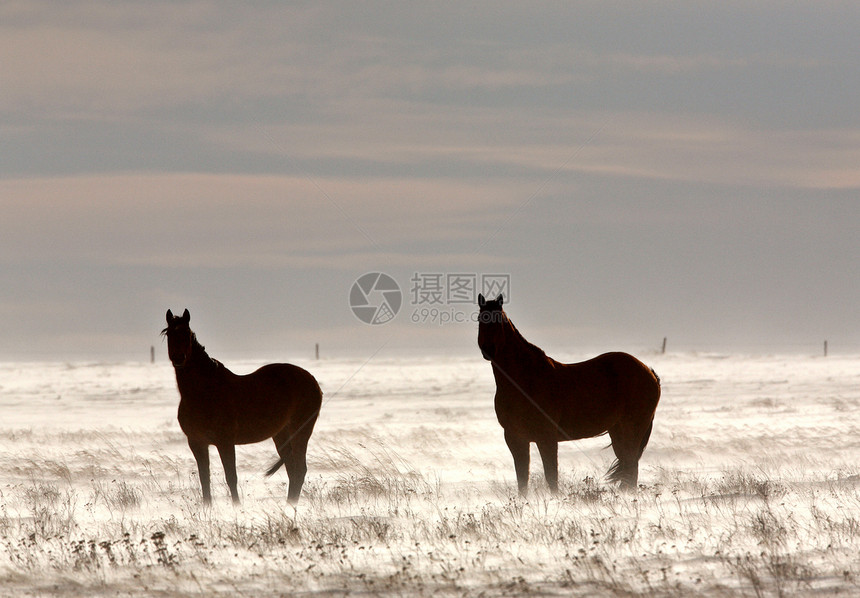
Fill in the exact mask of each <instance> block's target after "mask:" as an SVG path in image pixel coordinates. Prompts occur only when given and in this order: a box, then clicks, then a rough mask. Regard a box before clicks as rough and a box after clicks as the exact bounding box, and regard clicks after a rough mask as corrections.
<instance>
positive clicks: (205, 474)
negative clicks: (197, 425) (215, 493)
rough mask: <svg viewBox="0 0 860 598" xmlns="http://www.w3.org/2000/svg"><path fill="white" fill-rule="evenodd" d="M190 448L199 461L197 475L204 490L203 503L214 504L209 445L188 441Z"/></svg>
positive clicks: (195, 458)
mask: <svg viewBox="0 0 860 598" xmlns="http://www.w3.org/2000/svg"><path fill="white" fill-rule="evenodd" d="M188 448H190V449H191V454H192V455H194V460H195V461H197V475H198V477H199V478H200V488H201V489H202V490H203V502H204V503H206V504H207V505H208V504H210V503H211V502H212V493H211V491H210V489H209V445H208V444H206V443H203V442H198V441H196V440H191V439H190V438H189V439H188Z"/></svg>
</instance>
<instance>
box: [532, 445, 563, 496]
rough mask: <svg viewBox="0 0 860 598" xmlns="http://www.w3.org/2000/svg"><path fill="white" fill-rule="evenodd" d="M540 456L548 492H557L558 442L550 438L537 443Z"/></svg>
mask: <svg viewBox="0 0 860 598" xmlns="http://www.w3.org/2000/svg"><path fill="white" fill-rule="evenodd" d="M537 446H538V450H539V451H540V458H541V461H543V472H544V475H545V476H546V483H547V485H548V486H549V489H550V492H552V493H553V494H555V493H556V492H558V443H557V442H554V441H552V440H547V441H545V442H538V443H537Z"/></svg>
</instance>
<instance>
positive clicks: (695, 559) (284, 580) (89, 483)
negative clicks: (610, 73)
mask: <svg viewBox="0 0 860 598" xmlns="http://www.w3.org/2000/svg"><path fill="white" fill-rule="evenodd" d="M581 357H584V356H567V358H568V360H569V361H573V360H577V359H579V358H581ZM640 357H642V358H643V360H644V361H646V363H648V364H649V365H651V366H653V367H654V368H655V369H656V370H657V372H658V373H659V374H660V376H661V378H662V380H663V397H662V399H661V403H660V406H659V407H658V410H657V417H656V420H655V426H654V433H653V435H652V437H651V442H650V444H649V446H648V448H647V450H646V451H645V455H644V457H643V459H642V463H641V469H640V484H641V488H640V490H639V492H638V493H633V494H624V493H619V492H616V491H615V490H614V489H613V488H610V487H608V486H607V485H605V484H604V483H603V480H602V477H603V474H604V473H605V472H606V469H607V468H608V467H609V465H610V464H611V461H612V454H611V450H607V449H606V448H605V447H606V445H607V442H608V440H607V439H606V438H605V437H604V438H597V439H591V440H584V441H579V442H572V443H565V444H563V445H562V447H561V450H560V454H559V462H560V473H561V478H562V492H561V493H560V494H559V495H557V496H552V495H549V494H548V493H546V492H545V490H544V485H543V479H542V474H541V471H540V466H539V465H540V463H539V461H540V460H539V457H538V456H537V453H536V451H533V457H532V487H533V491H532V494H531V495H530V497H529V499H528V500H522V499H520V498H518V497H517V495H516V489H515V480H514V472H513V465H512V461H511V458H510V455H509V453H508V451H507V448H506V447H505V445H504V441H503V440H502V434H501V429H500V428H499V426H498V424H497V423H496V421H495V416H494V413H493V408H492V396H493V388H494V386H493V380H492V375H491V372H490V367H489V365H488V364H487V363H486V362H484V361H481V360H480V359H479V358H475V359H466V360H462V359H453V358H448V359H427V360H403V361H394V360H386V359H382V358H377V359H374V360H371V361H370V362H369V363H366V364H364V363H363V362H362V361H360V360H355V361H349V360H341V361H326V360H323V361H318V362H305V363H299V365H302V366H304V367H306V368H308V369H309V370H311V372H313V373H314V374H315V375H316V377H317V378H318V380H319V381H320V383H321V385H322V387H323V390H324V391H325V393H326V398H325V403H324V405H323V411H322V414H321V416H320V419H319V422H318V424H317V428H316V432H315V433H314V436H313V438H312V439H311V443H310V446H309V468H310V471H309V474H308V480H307V483H306V485H305V489H304V493H303V496H302V499H301V502H300V504H299V506H298V508H297V509H293V508H292V507H290V506H288V505H287V503H286V500H285V496H286V482H287V478H286V474H285V473H283V472H279V473H278V474H276V476H275V477H273V478H264V477H263V476H262V472H263V470H264V469H265V467H266V466H267V465H268V464H269V463H271V461H272V460H273V459H274V457H275V451H274V447H273V445H272V444H271V443H268V442H267V443H262V444H259V445H253V446H248V447H240V448H239V449H238V453H237V460H238V466H239V486H240V492H241V493H242V497H243V504H242V506H241V507H239V508H234V507H233V506H232V505H231V504H230V501H229V498H228V492H227V488H226V485H225V484H224V481H223V472H222V471H221V469H220V464H218V461H217V458H216V456H215V454H214V450H213V459H215V461H214V463H213V482H214V486H213V493H214V495H215V504H214V506H213V507H212V508H211V509H208V510H207V509H204V508H202V507H201V505H200V501H199V485H198V482H197V479H196V473H195V467H194V464H193V459H192V457H191V454H190V451H189V450H188V448H187V446H186V444H185V440H184V436H183V435H182V433H181V431H180V430H179V427H178V424H177V423H176V419H175V413H176V406H177V402H178V395H177V392H176V389H175V386H174V378H173V371H172V369H171V368H170V367H169V366H168V365H166V364H158V365H150V364H137V363H129V364H21V363H14V364H10V363H6V364H0V407H2V416H0V596H6V595H9V596H54V595H57V596H212V595H231V596H233V595H238V596H282V595H353V594H355V595H368V594H373V595H375V594H383V595H403V596H413V595H430V594H442V595H455V596H459V595H467V596H497V595H559V596H568V595H582V596H590V595H622V596H631V595H655V596H662V595H677V596H688V595H705V596H729V595H746V596H771V595H773V596H791V595H798V596H799V595H804V596H805V595H810V594H815V595H830V594H843V595H857V594H860V559H858V556H857V555H858V554H860V492H858V489H860V356H831V357H828V358H820V357H819V358H811V357H803V356H764V357H754V356H740V355H693V354H684V355H678V354H675V355H652V356H647V355H646V356H640ZM227 365H228V366H229V367H231V368H232V369H233V370H234V371H237V372H240V373H244V372H248V371H250V370H252V369H253V368H254V367H256V366H257V365H259V364H257V363H249V362H244V363H228V364H227Z"/></svg>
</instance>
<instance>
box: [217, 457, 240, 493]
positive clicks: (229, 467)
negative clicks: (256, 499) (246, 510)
mask: <svg viewBox="0 0 860 598" xmlns="http://www.w3.org/2000/svg"><path fill="white" fill-rule="evenodd" d="M218 454H219V455H221V465H223V466H224V476H225V477H226V478H227V486H228V487H229V488H230V496H232V497H233V504H234V505H238V504H239V489H238V488H237V485H238V482H239V478H238V476H237V475H236V447H235V446H234V445H232V444H221V445H218Z"/></svg>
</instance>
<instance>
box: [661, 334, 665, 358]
mask: <svg viewBox="0 0 860 598" xmlns="http://www.w3.org/2000/svg"><path fill="white" fill-rule="evenodd" d="M660 353H662V354H663V355H665V354H666V337H665V336H664V337H663V349H662V350H661V351H660Z"/></svg>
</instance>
